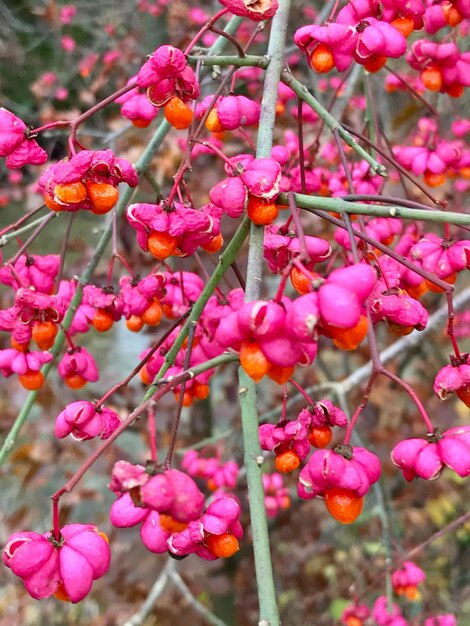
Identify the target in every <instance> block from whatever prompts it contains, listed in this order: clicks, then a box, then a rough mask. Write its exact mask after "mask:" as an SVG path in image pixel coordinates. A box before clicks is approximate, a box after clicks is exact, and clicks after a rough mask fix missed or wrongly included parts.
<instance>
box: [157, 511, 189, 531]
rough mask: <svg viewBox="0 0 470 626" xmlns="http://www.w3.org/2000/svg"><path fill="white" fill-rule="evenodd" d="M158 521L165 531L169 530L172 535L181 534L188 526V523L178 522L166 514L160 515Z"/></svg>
mask: <svg viewBox="0 0 470 626" xmlns="http://www.w3.org/2000/svg"><path fill="white" fill-rule="evenodd" d="M158 521H159V523H160V526H161V527H162V528H163V530H167V531H168V532H170V533H179V532H181V531H182V530H184V529H185V528H187V526H188V523H187V522H178V521H177V520H175V519H173V518H172V517H171V515H166V514H164V513H160V515H159V517H158Z"/></svg>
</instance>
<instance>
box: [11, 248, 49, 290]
mask: <svg viewBox="0 0 470 626" xmlns="http://www.w3.org/2000/svg"><path fill="white" fill-rule="evenodd" d="M59 266H60V256H59V255H58V254H46V255H39V254H30V255H25V254H22V255H21V256H20V257H19V259H18V260H17V261H16V263H15V264H14V266H13V267H14V269H15V273H16V275H18V276H20V277H21V279H22V281H23V286H25V287H34V289H36V291H40V292H41V293H51V291H52V289H53V287H54V281H55V278H56V276H57V273H58V271H59ZM0 283H3V284H4V285H11V286H12V287H14V288H15V289H18V287H20V285H19V284H18V280H17V278H16V276H15V274H13V272H12V271H11V269H10V268H9V267H8V266H4V267H2V268H1V269H0Z"/></svg>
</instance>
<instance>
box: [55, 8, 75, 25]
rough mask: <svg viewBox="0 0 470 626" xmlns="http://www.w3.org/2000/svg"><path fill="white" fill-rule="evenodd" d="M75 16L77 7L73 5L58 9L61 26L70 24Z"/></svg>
mask: <svg viewBox="0 0 470 626" xmlns="http://www.w3.org/2000/svg"><path fill="white" fill-rule="evenodd" d="M76 14H77V7H76V6H75V5H74V4H66V5H65V6H63V7H61V8H60V14H59V19H60V23H61V24H70V23H71V22H72V20H73V18H74V17H75V16H76Z"/></svg>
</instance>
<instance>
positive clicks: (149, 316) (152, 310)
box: [141, 300, 163, 326]
mask: <svg viewBox="0 0 470 626" xmlns="http://www.w3.org/2000/svg"><path fill="white" fill-rule="evenodd" d="M162 315H163V311H162V307H161V306H160V302H159V301H158V300H154V301H153V302H152V304H151V305H150V306H149V307H148V308H147V309H146V310H145V311H144V312H143V313H142V317H141V319H142V321H143V323H144V324H147V325H148V326H158V325H159V324H160V321H161V319H162Z"/></svg>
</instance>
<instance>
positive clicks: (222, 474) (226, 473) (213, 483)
mask: <svg viewBox="0 0 470 626" xmlns="http://www.w3.org/2000/svg"><path fill="white" fill-rule="evenodd" d="M181 467H182V468H183V469H184V470H186V471H187V472H188V474H189V475H190V476H198V477H201V478H204V479H205V480H207V486H208V487H209V489H211V490H213V491H215V490H216V489H221V488H229V489H233V488H234V487H235V485H236V484H237V479H238V473H239V468H238V465H237V464H236V463H235V461H227V462H226V463H222V462H221V460H220V458H219V457H218V456H215V457H209V458H205V457H202V456H200V454H199V453H198V452H197V451H196V450H188V451H187V452H186V453H185V455H184V457H183V460H182V461H181Z"/></svg>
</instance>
